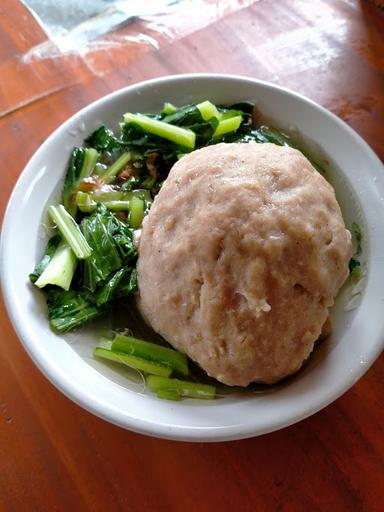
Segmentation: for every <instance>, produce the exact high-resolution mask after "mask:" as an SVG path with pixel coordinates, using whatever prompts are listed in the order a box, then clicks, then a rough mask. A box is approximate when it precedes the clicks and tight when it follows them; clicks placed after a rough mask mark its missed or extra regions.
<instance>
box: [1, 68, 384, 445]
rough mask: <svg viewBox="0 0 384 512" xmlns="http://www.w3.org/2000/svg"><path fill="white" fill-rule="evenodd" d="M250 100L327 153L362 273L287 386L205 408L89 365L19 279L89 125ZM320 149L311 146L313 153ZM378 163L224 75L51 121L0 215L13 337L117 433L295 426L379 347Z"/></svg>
mask: <svg viewBox="0 0 384 512" xmlns="http://www.w3.org/2000/svg"><path fill="white" fill-rule="evenodd" d="M204 99H210V100H212V101H213V102H215V103H227V102H233V101H235V100H244V99H251V100H254V101H256V103H257V105H258V107H259V108H260V110H261V111H262V113H263V114H264V115H265V116H266V118H269V119H272V120H275V121H277V122H278V125H280V127H285V128H286V129H290V127H294V128H295V129H298V130H299V131H300V132H301V133H302V134H305V137H306V139H307V141H316V146H314V147H313V148H312V150H313V151H314V152H315V153H318V155H319V154H320V158H321V156H322V155H323V156H324V155H326V156H327V159H328V161H329V162H330V168H331V170H330V171H329V172H328V177H330V179H331V181H332V182H333V184H334V186H335V188H336V191H337V193H338V198H339V202H340V204H341V207H342V210H343V214H344V218H345V221H346V224H347V225H349V226H350V225H351V222H352V221H357V222H359V223H360V224H361V225H362V227H363V232H364V253H363V259H364V260H365V261H366V263H367V277H366V279H365V281H364V283H363V284H364V289H363V293H362V296H361V301H360V304H359V305H358V307H357V308H356V309H354V310H352V311H350V312H346V311H344V306H345V303H346V301H347V300H348V299H347V291H344V293H341V295H340V296H339V298H338V300H337V304H336V306H335V308H334V311H333V316H334V332H333V335H332V337H331V339H330V340H329V341H328V342H326V343H325V344H323V345H322V346H321V347H320V348H319V350H318V351H317V353H316V355H315V357H314V358H313V360H312V361H311V363H310V364H309V365H308V366H307V367H306V368H305V369H304V370H303V371H302V372H300V373H299V374H298V375H297V376H296V377H295V378H294V379H293V380H292V381H291V382H290V383H289V384H288V385H286V386H283V387H281V388H279V389H277V390H276V391H274V392H271V393H267V394H259V395H251V394H241V393H234V394H233V395H229V396H226V397H225V398H219V399H217V400H215V401H208V402H207V401H199V400H184V401H181V402H175V403H174V402H168V401H162V400H159V399H157V398H156V397H155V396H153V395H152V394H151V393H149V392H145V390H143V388H142V386H140V384H135V383H134V382H132V381H131V380H130V379H127V378H125V377H124V375H123V374H122V373H119V372H117V371H116V370H115V369H114V368H113V367H112V366H108V365H106V364H103V363H100V362H97V361H94V360H93V359H92V356H91V354H92V349H93V347H94V346H95V342H96V337H95V336H96V335H95V329H96V331H97V327H96V328H94V329H93V330H92V328H88V329H85V330H84V331H81V332H78V333H75V334H74V335H69V336H58V335H55V334H54V333H53V332H52V331H51V330H50V328H49V326H48V322H47V320H46V307H45V300H44V297H43V294H42V293H41V292H40V291H39V290H37V289H35V288H34V287H33V286H31V284H30V283H29V282H28V279H27V276H28V274H29V272H31V271H32V269H33V268H34V266H35V263H36V262H37V261H38V260H39V258H40V257H41V255H42V253H43V251H44V247H45V242H46V238H47V235H46V233H45V231H44V229H42V227H41V224H42V220H43V219H44V215H45V208H46V205H47V203H49V202H51V201H52V200H53V198H58V197H59V196H58V194H59V192H60V187H61V184H62V179H63V176H64V173H65V169H66V166H67V162H68V158H69V155H70V151H71V149H72V147H73V146H74V145H81V143H82V140H83V139H84V137H85V136H86V135H87V134H89V133H90V132H91V131H92V130H94V129H95V128H96V127H97V126H98V125H99V124H106V125H108V126H110V127H117V123H118V122H119V120H120V119H121V117H122V114H123V113H124V112H126V111H136V112H149V111H156V110H159V109H160V108H161V107H162V104H163V102H164V101H171V102H172V103H175V104H178V105H182V104H185V103H189V102H196V101H202V100H204ZM319 148H321V150H320V149H319ZM383 218H384V173H383V166H382V164H381V163H380V161H379V159H378V158H377V157H376V156H375V154H374V153H373V152H372V150H371V149H370V148H369V147H368V146H367V144H366V143H365V142H364V141H363V140H362V139H361V138H360V137H359V136H358V135H357V134H356V133H355V132H354V131H353V130H352V129H351V128H349V127H348V126H347V125H346V124H345V123H343V122H342V121H341V120H340V119H338V118H337V117H336V116H334V115H333V114H331V113H330V112H328V111H327V110H325V109H324V108H322V107H320V106H319V105H317V104H315V103H313V102H312V101H310V100H308V99H306V98H304V97H302V96H300V95H298V94H295V93H294V92H291V91H289V90H286V89H283V88H281V87H277V86H275V85H272V84H268V83H265V82H261V81H258V80H252V79H249V78H243V77H236V76H228V75H210V74H205V75H180V76H171V77H166V78H160V79H156V80H150V81H148V82H144V83H140V84H136V85H132V86H130V87H127V88H126V89H123V90H120V91H117V92H115V93H113V94H110V95H108V96H106V97H105V98H102V99H101V100H99V101H96V102H95V103H92V104H91V105H89V106H88V107H86V108H84V109H83V110H81V111H80V112H79V113H78V114H76V115H75V116H73V117H72V118H71V119H69V120H68V121H66V122H65V123H64V124H63V125H62V126H60V127H59V128H58V129H57V130H56V131H55V132H54V133H53V134H52V135H51V136H50V137H49V138H48V140H47V141H46V142H45V143H44V144H43V145H42V146H41V147H40V148H39V150H38V151H37V152H36V153H35V155H34V156H33V157H32V159H31V160H30V162H29V163H28V165H27V167H26V168H25V170H24V171H23V173H22V175H21V176H20V179H19V181H18V182H17V184H16V187H15V189H14V191H13V194H12V197H11V199H10V201H9V205H8V209H7V212H6V215H5V220H4V225H3V232H2V247H1V278H2V286H3V293H4V298H5V302H6V305H7V308H8V313H9V316H10V318H11V321H12V323H13V325H14V327H15V329H16V332H17V334H18V336H19V337H20V340H21V341H22V343H23V344H24V347H25V348H26V350H27V351H28V353H29V354H30V356H31V358H32V359H33V360H34V362H35V363H36V364H37V366H38V367H39V368H40V369H41V371H42V372H43V373H44V374H45V375H46V376H47V377H48V378H49V379H50V381H51V382H52V383H53V384H54V385H55V386H57V387H58V388H59V389H60V390H61V391H62V392H63V393H65V394H66V395H67V396H68V397H70V398H71V399H72V400H74V401H75V402H77V403H78V404H79V405H81V406H82V407H84V408H85V409H87V410H89V411H91V412H93V413H94V414H96V415H98V416H100V417H102V418H104V419H106V420H108V421H110V422H112V423H115V424H117V425H120V426H122V427H124V428H128V429H130V430H134V431H136V432H141V433H144V434H150V435H154V436H158V437H163V438H168V439H179V440H189V441H222V440H230V439H239V438H245V437H251V436H255V435H259V434H263V433H266V432H271V431H273V430H276V429H279V428H282V427H284V426H287V425H290V424H292V423H294V422H297V421H299V420H301V419H303V418H305V417H307V416H309V415H311V414H313V413H314V412H316V411H318V410H319V409H321V408H322V407H325V406H326V405H327V404H329V403H330V402H332V401H333V400H335V399H336V398H337V397H339V396H340V395H341V394H342V393H344V392H345V391H346V390H347V389H348V388H349V387H351V386H352V385H353V383H354V382H356V380H357V379H358V378H359V377H361V376H362V375H363V373H364V372H366V371H367V369H368V367H369V366H370V365H371V364H372V363H373V361H374V360H375V358H376V357H377V356H378V355H379V353H380V351H381V350H382V347H383V341H384V314H383V300H384V272H383V271H382V265H383V264H384V244H383V238H382V219H383Z"/></svg>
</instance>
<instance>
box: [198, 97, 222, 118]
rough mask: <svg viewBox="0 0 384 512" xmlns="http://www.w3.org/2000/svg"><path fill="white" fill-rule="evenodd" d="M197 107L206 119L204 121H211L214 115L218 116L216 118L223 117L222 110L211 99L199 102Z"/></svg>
mask: <svg viewBox="0 0 384 512" xmlns="http://www.w3.org/2000/svg"><path fill="white" fill-rule="evenodd" d="M196 107H197V108H198V109H199V111H200V114H201V117H202V118H203V119H204V121H209V120H210V119H212V117H216V119H219V120H220V118H221V114H220V112H219V111H218V110H217V108H216V106H215V105H214V104H213V103H211V102H210V101H203V102H202V103H198V104H197V105H196Z"/></svg>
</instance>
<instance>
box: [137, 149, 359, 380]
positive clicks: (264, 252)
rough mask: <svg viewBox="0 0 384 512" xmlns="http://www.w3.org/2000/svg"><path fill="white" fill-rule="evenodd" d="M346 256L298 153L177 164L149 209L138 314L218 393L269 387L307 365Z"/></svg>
mask: <svg viewBox="0 0 384 512" xmlns="http://www.w3.org/2000/svg"><path fill="white" fill-rule="evenodd" d="M350 256H351V235H350V233H349V231H347V229H346V228H345V225H344V222H343V218H342V215H341V212H340V208H339V205H338V203H337V201H336V198H335V193H334V190H333V188H332V187H331V185H329V184H328V183H327V182H326V181H325V179H324V178H323V177H322V176H321V175H320V174H319V173H318V172H317V171H316V170H315V169H314V168H313V167H312V165H311V164H310V162H309V161H308V160H307V159H306V158H305V157H304V156H303V155H302V154H301V153H300V152H299V151H297V150H295V149H292V148H289V147H279V146H276V145H274V144H255V143H249V144H217V145H214V146H209V147H206V148H204V149H200V150H198V151H194V152H193V153H190V154H189V155H187V156H184V157H183V158H182V159H181V160H179V161H178V162H177V163H176V164H175V165H174V166H173V168H172V170H171V172H170V174H169V177H168V178H167V180H166V181H165V183H164V185H163V187H162V189H161V190H160V193H159V194H158V196H157V197H156V199H155V200H154V203H153V206H152V208H151V211H150V213H149V215H148V217H147V218H146V219H145V221H144V224H143V230H142V235H141V240H140V243H139V260H138V285H139V299H138V300H139V307H140V309H141V311H142V313H143V315H144V317H145V318H146V319H147V321H148V322H149V323H150V325H151V326H152V327H153V328H154V329H155V330H156V331H157V332H159V333H160V334H161V335H162V336H163V337H164V338H165V339H166V340H167V341H168V342H169V343H171V344H172V345H173V346H174V347H175V348H176V349H178V350H180V351H181V352H185V353H186V354H187V355H188V356H189V357H191V358H192V359H193V360H194V361H196V362H197V363H198V364H199V365H200V366H201V367H202V368H203V369H204V370H205V371H206V372H207V373H208V374H209V375H211V376H213V377H215V378H216V379H218V380H219V381H221V382H224V383H225V384H229V385H240V386H246V385H247V384H249V383H250V382H265V383H273V382H276V381H278V380H279V379H281V378H283V377H285V376H287V375H290V374H292V373H293V372H295V371H296V370H298V369H299V368H300V367H301V365H302V364H303V362H304V361H305V360H306V359H307V358H308V356H309V355H310V353H311V351H312V349H313V346H314V342H315V341H316V339H317V338H318V337H319V335H320V333H321V329H322V326H323V324H324V322H325V320H326V318H327V316H328V308H329V307H330V306H332V304H333V302H334V298H335V296H336V294H337V292H338V290H339V288H340V287H341V285H342V284H343V282H344V281H345V279H346V278H347V276H348V261H349V259H350Z"/></svg>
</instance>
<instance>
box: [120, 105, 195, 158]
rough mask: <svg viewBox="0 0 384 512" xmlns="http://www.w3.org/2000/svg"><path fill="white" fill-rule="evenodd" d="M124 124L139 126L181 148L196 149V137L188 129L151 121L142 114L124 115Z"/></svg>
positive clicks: (155, 120)
mask: <svg viewBox="0 0 384 512" xmlns="http://www.w3.org/2000/svg"><path fill="white" fill-rule="evenodd" d="M124 122H125V123H126V124H134V125H137V126H139V127H140V128H142V129H143V130H144V131H146V132H148V133H152V134H153V135H157V136H158V137H162V138H163V139H167V140H170V141H172V142H175V143H176V144H178V145H179V146H184V147H186V148H189V149H194V147H195V142H196V135H195V133H194V132H193V131H192V130H189V129H188V128H182V127H180V126H175V125H171V124H168V123H164V122H163V121H158V120H157V119H151V118H150V117H147V116H144V115H142V114H124Z"/></svg>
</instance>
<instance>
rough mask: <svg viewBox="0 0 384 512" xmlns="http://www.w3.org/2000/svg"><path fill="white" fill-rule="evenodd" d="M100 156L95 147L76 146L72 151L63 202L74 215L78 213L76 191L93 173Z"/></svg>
mask: <svg viewBox="0 0 384 512" xmlns="http://www.w3.org/2000/svg"><path fill="white" fill-rule="evenodd" d="M98 158H99V153H98V152H97V151H96V150H95V149H93V148H75V149H74V150H73V152H72V158H71V162H70V164H69V167H68V171H67V174H66V177H65V183H64V191H63V204H64V207H65V208H66V209H67V210H68V212H69V213H70V214H71V215H73V216H75V215H76V204H75V201H74V197H73V195H74V192H76V189H77V187H78V186H79V183H80V181H81V180H83V179H84V178H87V177H88V176H90V175H91V174H92V171H93V170H94V168H95V165H96V162H97V160H98Z"/></svg>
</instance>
